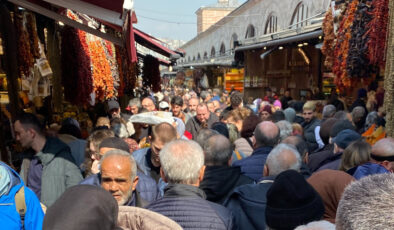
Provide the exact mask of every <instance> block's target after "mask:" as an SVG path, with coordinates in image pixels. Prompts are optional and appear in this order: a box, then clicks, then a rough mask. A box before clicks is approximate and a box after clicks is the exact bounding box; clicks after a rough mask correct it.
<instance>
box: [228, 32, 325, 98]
mask: <svg viewBox="0 0 394 230" xmlns="http://www.w3.org/2000/svg"><path fill="white" fill-rule="evenodd" d="M321 42H322V31H321V30H320V29H318V30H316V31H311V32H307V33H304V34H298V35H294V36H289V37H285V38H280V39H277V40H270V41H267V42H262V43H258V44H254V45H249V46H241V47H237V48H236V52H244V55H243V60H242V62H243V63H244V66H245V73H244V87H245V98H249V97H253V98H258V97H260V98H261V97H264V95H265V89H266V88H268V87H269V88H270V89H271V90H272V91H273V92H275V93H276V94H277V95H280V94H283V93H284V91H285V90H286V89H290V92H291V96H292V97H293V98H295V99H301V98H307V97H308V96H309V95H311V94H312V92H316V91H318V89H321V88H322V84H321V83H322V73H323V71H324V70H323V69H322V64H323V63H322V54H321V51H320V49H319V45H318V44H319V43H321Z"/></svg>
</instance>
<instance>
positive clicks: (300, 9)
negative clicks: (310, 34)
mask: <svg viewBox="0 0 394 230" xmlns="http://www.w3.org/2000/svg"><path fill="white" fill-rule="evenodd" d="M307 18H308V6H306V5H305V4H304V3H302V2H300V3H299V4H298V5H297V7H296V8H295V10H294V13H293V17H292V18H291V22H290V28H291V29H296V28H300V27H303V26H306V25H307V21H305V20H306V19H307Z"/></svg>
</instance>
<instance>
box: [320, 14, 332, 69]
mask: <svg viewBox="0 0 394 230" xmlns="http://www.w3.org/2000/svg"><path fill="white" fill-rule="evenodd" d="M323 33H324V42H323V47H322V49H321V52H322V53H323V54H324V55H325V57H326V59H325V61H324V65H325V66H326V67H327V68H330V69H331V68H332V65H333V63H334V49H335V33H334V17H333V15H332V10H331V9H329V10H328V11H327V13H326V15H325V17H324V20H323Z"/></svg>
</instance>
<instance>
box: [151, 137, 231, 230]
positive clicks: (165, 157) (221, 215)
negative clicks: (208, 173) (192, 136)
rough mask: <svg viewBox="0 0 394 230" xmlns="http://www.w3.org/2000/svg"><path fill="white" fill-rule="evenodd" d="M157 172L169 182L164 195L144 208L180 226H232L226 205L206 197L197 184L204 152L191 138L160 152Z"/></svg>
mask: <svg viewBox="0 0 394 230" xmlns="http://www.w3.org/2000/svg"><path fill="white" fill-rule="evenodd" d="M160 162H161V169H160V175H161V177H162V178H163V180H164V181H165V182H167V183H168V186H167V187H166V188H165V191H164V196H163V198H161V199H159V200H157V201H155V202H153V203H151V204H150V205H149V206H148V207H147V209H149V210H151V211H154V212H158V213H160V214H162V215H164V216H167V217H169V218H170V219H172V220H174V221H175V222H177V223H178V224H179V225H181V226H182V227H183V229H186V230H187V229H233V219H232V215H231V213H230V211H229V210H227V209H226V208H225V207H223V206H221V205H218V204H215V203H212V202H210V201H207V200H205V198H206V196H205V193H204V191H202V190H201V189H200V188H198V186H199V185H200V182H201V180H202V178H203V176H204V170H205V166H204V153H203V151H202V149H201V147H200V146H199V145H198V144H197V143H196V142H194V141H186V140H176V141H173V142H171V143H169V144H167V145H165V146H164V148H163V149H162V150H161V152H160Z"/></svg>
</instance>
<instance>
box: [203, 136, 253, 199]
mask: <svg viewBox="0 0 394 230" xmlns="http://www.w3.org/2000/svg"><path fill="white" fill-rule="evenodd" d="M203 150H204V153H205V166H206V168H205V174H204V179H203V180H202V181H201V183H200V189H202V190H203V191H204V192H205V194H206V195H207V200H209V201H212V202H215V203H219V204H222V203H223V202H224V200H225V199H226V198H227V196H228V195H229V194H230V193H231V192H232V191H233V190H234V188H236V187H238V186H241V185H244V184H252V183H253V182H254V181H253V180H252V179H251V178H249V177H247V176H244V175H242V174H241V168H240V167H239V166H237V167H230V166H229V165H230V163H231V156H232V153H233V150H232V147H231V143H230V141H229V139H228V138H226V137H225V136H223V135H220V134H216V135H214V136H212V137H210V138H209V139H208V140H207V141H206V143H205V144H204V146H203Z"/></svg>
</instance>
